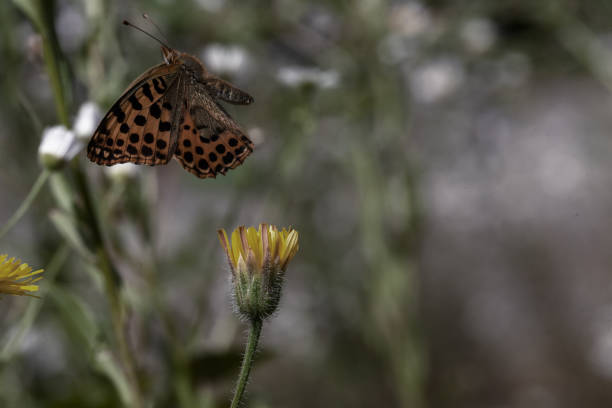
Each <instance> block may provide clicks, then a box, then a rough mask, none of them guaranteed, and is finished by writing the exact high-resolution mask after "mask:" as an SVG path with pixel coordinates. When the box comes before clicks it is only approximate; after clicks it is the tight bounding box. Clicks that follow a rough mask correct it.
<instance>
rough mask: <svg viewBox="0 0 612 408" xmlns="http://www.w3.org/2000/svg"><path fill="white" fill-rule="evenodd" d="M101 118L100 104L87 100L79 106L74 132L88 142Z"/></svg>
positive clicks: (81, 139) (80, 138)
mask: <svg viewBox="0 0 612 408" xmlns="http://www.w3.org/2000/svg"><path fill="white" fill-rule="evenodd" d="M100 119H102V111H100V108H99V107H98V105H97V104H96V103H95V102H85V103H84V104H82V105H81V107H80V108H79V113H77V116H76V118H75V120H74V125H73V130H74V134H75V135H76V137H77V138H78V139H79V140H80V141H83V142H87V141H88V140H89V138H91V135H93V132H94V131H95V130H96V128H97V126H98V123H100Z"/></svg>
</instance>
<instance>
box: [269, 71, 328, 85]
mask: <svg viewBox="0 0 612 408" xmlns="http://www.w3.org/2000/svg"><path fill="white" fill-rule="evenodd" d="M276 77H277V78H278V80H279V81H280V82H281V83H283V84H285V85H287V86H291V87H297V86H301V85H304V84H314V85H317V86H318V87H320V88H334V87H336V86H337V85H338V82H339V80H340V75H339V74H338V72H336V71H334V70H327V71H323V70H321V69H319V68H309V67H283V68H281V69H279V70H278V73H277V75H276Z"/></svg>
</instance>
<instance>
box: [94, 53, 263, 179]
mask: <svg viewBox="0 0 612 408" xmlns="http://www.w3.org/2000/svg"><path fill="white" fill-rule="evenodd" d="M162 55H163V59H164V62H163V63H162V64H159V65H156V66H154V67H152V68H150V69H149V70H147V71H146V72H145V73H143V74H142V75H141V76H140V77H138V78H137V79H136V80H134V81H133V82H132V83H131V84H130V85H129V86H128V88H127V90H126V91H125V92H124V93H123V95H121V97H120V98H119V99H118V100H117V102H115V104H114V105H113V106H112V107H111V109H110V110H109V111H108V113H107V114H106V116H105V117H104V118H103V119H102V121H101V123H100V125H99V126H98V128H97V130H96V131H95V133H94V135H93V136H92V138H91V140H90V142H89V145H88V146H87V157H88V158H89V159H90V160H91V161H93V162H94V163H97V164H101V165H107V166H111V165H113V164H117V163H125V162H132V163H136V164H147V165H151V166H155V165H161V164H166V163H168V161H170V159H171V158H173V157H174V158H176V159H177V160H178V161H179V162H180V163H181V165H182V166H183V167H184V168H185V169H186V170H187V171H189V172H191V173H192V174H194V175H196V176H198V177H200V178H208V177H215V176H216V175H217V174H219V173H221V174H225V173H226V172H227V170H229V169H233V168H235V167H237V166H238V165H240V164H241V163H242V162H243V161H244V159H245V158H246V157H247V156H248V155H249V154H250V153H251V152H252V151H253V143H252V142H251V140H250V139H249V138H248V136H247V135H246V134H245V132H244V131H243V130H242V129H241V128H240V126H238V124H237V123H236V122H234V120H233V119H232V118H231V116H230V115H229V114H228V113H227V112H226V111H225V109H224V108H223V107H222V106H221V104H220V101H224V102H228V103H232V104H238V105H248V104H250V103H252V102H253V98H252V97H251V96H250V95H249V94H247V93H246V92H244V91H242V90H240V89H238V88H237V87H235V86H233V85H232V84H230V83H229V82H227V81H224V80H222V79H221V78H218V77H216V76H215V75H212V74H210V73H209V72H208V71H207V70H206V68H205V67H204V65H203V64H202V63H201V62H200V61H199V60H198V59H197V58H196V57H194V56H192V55H189V54H187V53H183V52H180V51H176V50H174V49H172V48H169V47H166V46H162Z"/></svg>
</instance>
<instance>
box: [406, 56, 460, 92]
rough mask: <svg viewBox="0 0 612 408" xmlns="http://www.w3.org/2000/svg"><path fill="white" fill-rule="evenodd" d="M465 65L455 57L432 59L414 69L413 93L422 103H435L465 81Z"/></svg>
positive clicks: (412, 79)
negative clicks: (454, 58)
mask: <svg viewBox="0 0 612 408" xmlns="http://www.w3.org/2000/svg"><path fill="white" fill-rule="evenodd" d="M463 77H464V71H463V66H462V65H461V64H460V63H459V62H458V61H455V60H453V59H442V60H438V61H432V62H429V63H427V64H425V65H423V66H422V67H420V68H417V69H416V70H414V72H413V73H412V75H411V77H410V85H411V90H412V94H413V96H414V97H415V99H416V100H418V101H419V102H422V103H433V102H438V101H439V100H441V99H443V98H445V97H446V96H448V95H450V94H452V93H453V92H455V91H456V90H457V89H458V88H459V87H460V86H461V83H462V82H463Z"/></svg>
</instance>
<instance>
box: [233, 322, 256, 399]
mask: <svg viewBox="0 0 612 408" xmlns="http://www.w3.org/2000/svg"><path fill="white" fill-rule="evenodd" d="M262 325H263V321H262V320H252V321H251V330H250V331H249V338H248V340H247V345H246V350H245V352H244V357H243V359H242V368H241V369H240V376H239V377H238V384H237V385H236V390H235V391H234V398H233V399H232V405H231V408H237V407H238V406H240V401H242V396H243V394H244V389H245V388H246V385H247V383H248V381H249V374H250V372H251V366H252V365H253V357H254V356H255V351H256V350H257V343H258V342H259V336H260V335H261V326H262Z"/></svg>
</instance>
